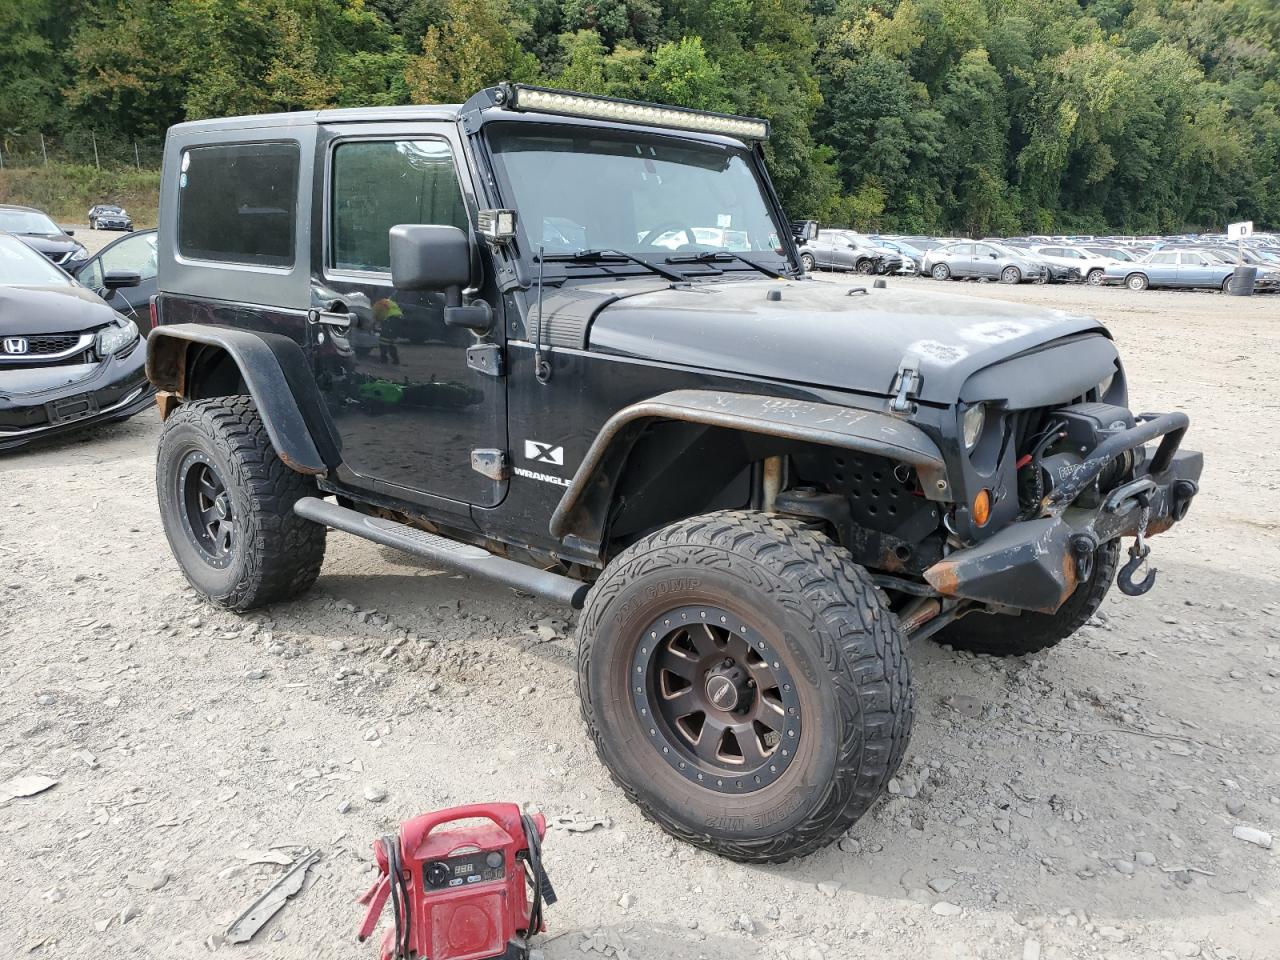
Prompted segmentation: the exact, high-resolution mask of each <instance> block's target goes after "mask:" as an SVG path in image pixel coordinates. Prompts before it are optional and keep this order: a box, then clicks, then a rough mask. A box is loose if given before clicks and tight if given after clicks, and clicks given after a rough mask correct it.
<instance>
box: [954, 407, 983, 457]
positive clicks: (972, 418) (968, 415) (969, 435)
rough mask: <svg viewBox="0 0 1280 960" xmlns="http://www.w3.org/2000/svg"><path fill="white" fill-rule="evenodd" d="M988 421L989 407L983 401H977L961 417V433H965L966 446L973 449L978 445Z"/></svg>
mask: <svg viewBox="0 0 1280 960" xmlns="http://www.w3.org/2000/svg"><path fill="white" fill-rule="evenodd" d="M986 422H987V407H986V404H983V403H975V404H974V405H973V406H972V407H970V408H969V409H968V410H966V411H965V412H964V416H963V417H961V418H960V426H961V433H962V434H963V435H964V448H965V450H966V451H968V450H972V449H973V448H974V447H976V446H977V445H978V438H979V437H980V436H982V428H983V426H984V425H985V424H986Z"/></svg>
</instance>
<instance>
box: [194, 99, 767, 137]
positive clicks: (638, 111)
mask: <svg viewBox="0 0 1280 960" xmlns="http://www.w3.org/2000/svg"><path fill="white" fill-rule="evenodd" d="M530 94H536V95H542V96H543V97H544V100H542V101H538V102H535V103H534V104H532V105H526V104H524V102H523V101H522V100H520V97H521V96H527V95H530ZM547 95H552V96H550V97H548V96H547ZM555 95H558V96H559V97H560V98H561V99H566V100H570V101H572V100H576V101H579V102H580V103H584V104H592V105H595V106H597V107H603V108H605V109H606V111H607V110H609V109H612V110H615V111H617V114H618V115H616V116H612V115H609V116H607V115H602V114H599V113H597V114H594V115H593V114H592V113H590V112H585V113H584V112H575V111H574V109H573V107H572V106H569V107H561V106H559V105H555V104H553V105H552V106H551V108H550V109H540V108H539V105H538V104H539V103H544V102H546V100H547V99H551V100H554V99H555ZM464 118H467V119H468V120H474V121H475V123H474V125H473V126H471V128H470V129H469V132H474V130H475V129H477V128H478V126H479V125H481V124H487V123H492V122H494V121H497V120H502V121H525V122H540V123H548V122H550V123H558V124H573V125H576V126H584V127H599V128H603V129H610V130H616V129H618V128H620V127H621V128H629V129H635V130H639V131H644V132H648V133H658V134H665V135H667V136H672V135H676V136H681V137H688V138H692V139H697V140H701V141H704V142H709V143H720V144H727V145H742V144H743V143H744V142H748V143H749V142H751V141H758V140H765V139H768V134H769V124H768V122H767V121H764V120H758V119H756V118H753V117H740V116H735V115H732V114H720V113H714V112H711V111H705V110H690V109H687V108H684V107H671V106H665V105H663V104H652V103H644V102H642V101H635V100H619V99H617V98H614V97H603V96H593V95H589V94H577V93H572V92H570V91H557V90H548V89H545V88H538V87H526V86H523V85H519V84H516V85H512V84H501V85H499V86H496V87H487V88H485V89H484V90H481V91H479V92H478V93H476V94H475V95H474V96H473V97H471V99H470V100H468V101H467V102H466V103H444V104H407V105H404V106H392V107H341V108H336V109H331V110H302V111H297V112H291V113H261V114H252V115H248V116H241V117H212V118H209V119H207V120H189V121H186V122H185V123H179V124H175V125H173V126H172V127H170V128H169V136H170V137H174V138H185V137H188V136H206V137H207V136H209V135H210V134H219V133H223V132H226V133H236V132H248V131H254V130H270V129H290V128H291V129H296V128H298V127H308V126H314V125H322V124H340V123H397V122H400V123H414V122H422V121H436V122H440V121H445V122H457V121H459V120H462V119H464ZM650 119H651V120H652V121H653V122H647V121H648V120H650ZM702 125H705V128H702ZM717 125H718V126H719V127H720V129H715V127H716V126H717ZM751 128H758V129H755V130H753V129H751Z"/></svg>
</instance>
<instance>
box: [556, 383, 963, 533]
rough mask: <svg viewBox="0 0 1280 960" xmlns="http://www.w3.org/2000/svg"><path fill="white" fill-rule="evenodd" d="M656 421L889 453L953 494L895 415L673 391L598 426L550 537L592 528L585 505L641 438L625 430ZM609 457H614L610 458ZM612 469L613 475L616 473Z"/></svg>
mask: <svg viewBox="0 0 1280 960" xmlns="http://www.w3.org/2000/svg"><path fill="white" fill-rule="evenodd" d="M653 420H677V421H684V422H686V423H696V424H703V425H705V426H709V427H723V428H726V429H730V430H740V431H744V432H747V433H757V434H764V435H766V436H773V437H779V438H782V439H786V440H799V441H804V442H808V443H814V444H818V445H821V446H827V447H837V448H840V449H844V450H855V451H858V452H861V453H869V454H874V455H876V456H882V457H887V458H889V459H891V460H896V461H898V462H900V463H908V464H911V466H913V467H915V469H916V471H917V472H918V473H919V474H920V478H921V482H922V484H923V486H924V489H925V495H926V496H927V497H928V498H929V499H943V498H944V497H945V496H947V495H948V494H949V493H950V485H949V484H948V483H947V478H946V465H945V462H944V461H943V457H942V453H941V451H940V450H939V449H938V446H937V444H935V443H934V442H933V441H932V440H931V439H929V437H928V435H927V434H926V433H925V432H924V431H923V430H921V429H920V428H919V427H917V426H915V425H914V424H910V423H907V422H905V421H903V420H899V419H897V418H896V417H891V416H889V415H887V414H883V413H876V412H874V411H870V410H860V409H857V408H855V407H842V406H837V405H836V404H830V403H818V402H815V401H811V400H793V399H789V398H785V397H776V396H765V395H760V394H750V393H722V392H720V391H716V390H672V391H671V392H669V393H664V394H660V395H658V396H656V397H653V398H651V399H649V400H642V401H641V402H639V403H635V404H632V405H631V406H629V407H624V408H623V409H621V410H619V411H618V412H617V413H615V414H614V415H613V416H612V417H610V418H609V420H608V421H607V422H606V423H605V425H604V426H603V427H602V428H601V429H600V432H599V433H598V434H597V435H596V438H595V440H593V441H592V443H591V447H590V448H589V449H588V450H587V455H586V456H585V457H584V458H583V460H582V463H581V464H580V465H579V466H578V469H577V471H576V472H575V473H574V476H573V480H572V481H570V483H569V487H568V489H567V490H565V492H564V495H563V496H562V497H561V498H560V503H559V504H558V505H557V506H556V509H555V513H553V514H552V515H551V523H550V530H551V535H552V536H553V537H556V538H560V539H563V538H565V537H568V536H574V537H579V538H581V537H583V536H584V534H587V533H588V532H587V531H584V530H580V529H578V528H579V525H580V524H581V522H582V521H583V519H584V517H585V515H586V513H587V512H588V511H587V510H585V509H584V500H585V499H586V498H587V495H588V493H589V492H590V491H591V490H592V488H593V487H596V486H597V484H599V483H600V482H602V480H603V482H604V483H606V484H607V485H608V489H609V491H612V483H611V482H610V480H609V476H608V474H609V473H610V472H611V471H609V470H608V469H607V468H608V467H609V466H618V465H620V461H621V459H625V456H626V454H627V453H628V452H629V451H630V449H631V446H632V444H633V443H634V441H635V439H636V437H637V436H638V431H636V430H631V431H629V430H628V428H629V427H633V426H637V425H639V424H641V423H643V422H645V421H653ZM609 458H617V461H616V462H615V463H613V464H610V463H607V460H608V459H609ZM602 467H605V468H606V469H604V470H602V469H601V468H602ZM612 472H613V473H615V474H616V470H614V471H612ZM614 479H616V476H615V478H614ZM597 492H600V491H599V488H597Z"/></svg>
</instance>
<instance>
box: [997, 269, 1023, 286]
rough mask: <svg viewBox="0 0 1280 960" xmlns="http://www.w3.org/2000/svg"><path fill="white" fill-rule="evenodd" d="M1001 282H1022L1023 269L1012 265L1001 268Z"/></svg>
mask: <svg viewBox="0 0 1280 960" xmlns="http://www.w3.org/2000/svg"><path fill="white" fill-rule="evenodd" d="M1000 282H1001V283H1015V284H1016V283H1021V282H1022V271H1021V270H1019V269H1018V268H1017V267H1012V266H1011V267H1005V268H1004V269H1003V270H1001V271H1000Z"/></svg>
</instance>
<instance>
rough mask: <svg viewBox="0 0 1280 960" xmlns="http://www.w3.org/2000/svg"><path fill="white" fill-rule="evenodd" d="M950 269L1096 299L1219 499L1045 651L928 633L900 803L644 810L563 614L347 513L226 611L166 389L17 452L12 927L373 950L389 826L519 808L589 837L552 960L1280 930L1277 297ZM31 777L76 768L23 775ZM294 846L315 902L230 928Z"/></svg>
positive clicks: (1231, 952)
mask: <svg viewBox="0 0 1280 960" xmlns="http://www.w3.org/2000/svg"><path fill="white" fill-rule="evenodd" d="M79 235H80V234H78V236H79ZM84 235H85V236H86V237H94V236H96V235H94V234H89V233H88V231H85V232H84ZM109 236H114V235H109ZM839 282H848V283H850V285H853V284H854V283H856V282H857V281H855V280H852V279H848V278H846V279H843V280H841V281H839ZM890 282H892V283H918V284H927V283H932V281H927V280H892V281H890ZM952 289H953V290H954V292H956V293H957V294H962V295H976V296H986V297H993V298H1000V299H1014V300H1019V301H1025V302H1029V303H1030V302H1034V303H1044V304H1051V305H1054V306H1058V307H1062V308H1065V309H1072V310H1080V311H1083V312H1088V313H1093V314H1095V315H1097V316H1099V317H1100V318H1102V319H1103V320H1104V321H1106V322H1107V323H1108V325H1109V326H1110V328H1111V330H1112V332H1113V333H1114V335H1115V337H1116V339H1117V340H1118V341H1119V343H1120V345H1121V348H1122V353H1123V354H1124V356H1125V357H1126V359H1127V362H1128V369H1129V375H1130V380H1131V384H1132V394H1133V396H1134V397H1135V404H1136V405H1137V406H1138V407H1139V408H1144V409H1145V408H1150V409H1173V408H1180V409H1186V410H1187V411H1189V412H1190V413H1191V415H1192V418H1193V424H1192V430H1191V433H1190V435H1189V440H1188V442H1189V443H1190V444H1193V445H1195V446H1198V447H1200V448H1202V449H1203V450H1204V451H1205V454H1206V461H1207V467H1206V471H1205V476H1204V493H1203V494H1202V496H1201V497H1200V498H1199V499H1198V500H1197V501H1196V504H1195V507H1194V508H1193V510H1192V512H1191V514H1190V516H1189V518H1188V520H1187V521H1186V523H1185V524H1183V525H1182V526H1180V527H1179V528H1178V529H1177V530H1176V531H1175V532H1173V533H1171V534H1168V535H1165V536H1161V537H1158V538H1156V539H1155V540H1154V541H1153V550H1154V552H1153V559H1154V560H1155V562H1156V565H1157V566H1158V567H1159V568H1160V579H1159V583H1158V585H1157V587H1156V589H1155V590H1153V591H1152V592H1151V593H1150V594H1148V595H1147V596H1146V597H1144V598H1141V599H1136V600H1133V599H1126V598H1123V597H1121V596H1119V595H1118V594H1113V596H1112V598H1111V599H1109V600H1108V601H1107V602H1106V603H1105V605H1104V607H1103V610H1102V612H1101V613H1100V614H1099V615H1098V616H1097V617H1096V618H1095V619H1094V620H1093V621H1092V622H1091V623H1090V624H1089V626H1087V627H1086V628H1085V629H1084V630H1082V631H1081V633H1080V634H1079V635H1078V636H1076V637H1074V638H1072V639H1071V640H1069V641H1067V642H1065V643H1064V644H1063V645H1062V646H1060V647H1059V648H1058V649H1057V650H1055V651H1051V652H1049V653H1047V654H1044V655H1038V656H1034V657H1028V658H1025V659H1013V660H1007V661H999V660H993V659H989V658H985V657H978V658H974V657H970V656H964V655H960V654H957V653H954V652H952V651H949V650H947V649H946V648H944V647H941V646H938V645H936V644H933V643H930V642H928V641H925V642H922V643H919V644H916V645H915V647H914V648H913V649H912V650H911V655H912V658H913V669H914V673H915V679H916V683H917V685H918V697H917V703H918V711H919V712H918V719H917V724H916V729H915V736H914V739H913V742H912V745H911V748H910V750H909V753H908V757H907V761H906V763H905V764H904V766H903V769H902V771H901V774H900V776H899V778H898V780H897V782H896V783H895V784H894V790H895V791H896V793H895V795H892V796H888V797H886V798H885V799H884V800H883V802H881V803H880V804H879V805H878V806H877V807H876V809H875V810H874V811H873V813H872V814H870V815H869V816H868V817H866V818H865V819H864V820H863V821H862V822H861V823H859V824H857V825H856V826H855V827H854V828H853V829H852V830H851V831H850V833H849V835H848V836H847V837H846V838H845V839H843V840H842V841H841V842H840V843H839V844H838V845H837V846H833V847H831V848H829V849H827V850H825V851H823V852H821V853H818V854H815V855H813V856H811V857H808V858H806V859H804V860H802V861H798V862H794V863H791V864H787V865H784V866H777V867H745V866H739V865H736V864H732V863H728V862H725V861H722V860H719V859H716V858H715V857H713V856H711V855H709V854H705V853H702V852H701V851H697V850H694V849H691V848H689V847H687V846H683V845H681V844H678V843H676V842H674V841H672V840H670V839H669V838H667V837H666V835H665V834H663V833H661V832H660V831H659V830H657V829H656V828H655V827H653V826H652V825H651V824H649V823H647V822H646V821H644V820H643V819H642V818H641V817H640V816H639V815H638V813H637V812H636V810H635V809H634V808H633V807H632V806H630V805H629V804H628V803H627V802H626V801H625V800H623V798H622V797H621V795H620V794H619V792H618V791H617V790H616V789H615V788H614V787H613V785H612V784H611V783H610V781H609V779H608V777H607V776H606V774H605V772H604V770H603V769H602V767H601V766H600V764H599V763H598V762H597V761H596V758H595V756H594V754H593V752H592V751H591V749H590V746H589V744H588V741H587V739H586V736H585V734H584V732H583V728H582V725H581V723H580V721H579V718H578V708H577V702H576V698H575V694H574V691H573V641H572V639H571V638H572V629H573V628H572V624H570V623H566V622H565V621H564V620H563V619H559V618H562V617H563V616H564V614H563V612H562V611H559V610H556V609H553V608H551V607H549V606H547V605H545V604H543V603H541V602H538V601H533V600H529V599H525V598H522V597H519V596H517V595H515V594H514V593H513V592H512V591H510V590H507V589H504V588H499V587H493V586H489V585H486V584H484V583H480V582H475V581H468V580H466V579H463V578H460V577H455V576H451V575H448V574H445V573H440V572H438V571H436V570H433V569H430V568H427V567H424V566H422V565H420V564H418V563H416V562H415V561H413V560H412V559H409V558H406V557H404V556H401V555H398V554H395V553H393V552H391V551H387V550H384V549H382V548H379V547H377V546H375V545H373V544H369V543H366V542H363V541H360V540H356V539H353V538H351V537H347V536H345V535H341V534H331V535H330V540H329V552H328V557H327V559H326V561H325V566H324V571H323V573H322V575H321V579H320V582H319V584H318V586H317V588H316V589H315V590H314V591H313V592H312V593H311V594H310V595H309V596H308V597H306V598H305V599H303V600H302V601H300V602H298V603H294V604H289V605H282V606H277V607H274V608H272V609H270V610H268V611H265V612H260V613H256V614H253V615H250V616H235V615H231V614H228V613H225V612H223V611H220V610H217V609H214V608H211V607H209V606H208V605H206V604H204V603H202V602H200V600H198V599H197V597H196V596H195V595H194V593H193V592H192V591H191V590H190V589H189V588H188V587H187V584H186V582H185V580H184V579H183V578H182V576H181V574H180V573H179V572H178V570H177V568H176V566H175V564H174V562H173V560H172V559H171V557H170V555H169V551H168V548H167V546H166V544H165V541H164V537H163V534H162V532H161V528H160V522H159V517H158V514H157V510H156V505H155V497H154V493H153V480H152V474H153V457H154V447H155V441H156V435H157V432H158V428H159V421H158V418H157V417H156V415H155V414H154V413H151V412H148V413H146V414H144V415H140V416H138V417H136V418H135V419H134V420H132V421H130V422H128V423H126V424H120V425H116V426H112V427H109V428H105V429H101V430H97V431H95V432H92V433H88V434H83V435H78V436H74V437H71V438H66V439H63V440H60V441H57V442H53V443H49V444H45V445H42V446H39V447H33V448H29V449H26V450H24V451H19V452H17V453H13V454H9V455H7V456H5V457H3V458H2V459H0V680H2V682H3V690H4V694H3V697H2V698H0V838H2V839H0V953H2V954H3V955H5V956H33V957H54V956H73V955H74V956H93V957H111V958H116V957H180V958H190V957H196V956H200V955H204V954H205V953H208V952H215V953H218V954H219V955H223V956H233V957H234V956H240V957H244V958H257V957H272V958H299V960H301V958H306V960H326V958H345V957H373V956H375V955H376V952H375V948H374V947H373V946H372V945H371V944H366V945H363V946H361V945H358V944H357V943H356V942H355V938H354V933H355V928H356V925H357V923H358V921H359V919H360V916H361V910H362V908H360V907H359V906H357V905H356V904H355V903H354V902H353V901H354V897H355V896H356V895H357V894H359V893H361V892H363V891H364V889H365V888H366V887H367V886H368V884H369V882H370V880H371V878H372V870H371V864H372V859H371V856H370V847H369V845H370V842H371V841H372V839H373V838H375V837H377V836H379V835H381V834H383V833H386V832H388V831H390V830H392V829H393V828H394V826H395V825H396V824H397V823H398V822H399V821H400V820H402V819H404V818H406V817H409V816H411V815H413V814H416V813H419V812H423V811H426V810H430V809H433V808H437V807H441V806H445V805H451V804H456V803H462V802H469V801H476V800H492V799H510V800H515V801H519V802H523V803H528V804H534V805H537V807H538V808H540V809H541V810H543V811H544V812H546V813H547V814H548V816H551V817H564V818H568V819H567V826H568V827H570V828H577V829H569V828H564V827H562V828H559V829H555V830H553V831H552V832H551V834H550V836H549V837H548V839H547V841H546V845H545V850H546V858H547V861H548V865H549V869H550V870H551V871H552V875H553V878H554V880H555V883H556V887H557V890H558V892H559V894H560V902H559V903H558V904H557V905H556V906H555V907H553V908H552V909H551V910H550V912H549V915H548V921H549V933H548V934H547V936H546V937H543V938H540V939H541V946H542V948H543V949H544V950H545V954H546V957H548V958H550V960H564V958H568V957H581V956H585V957H586V958H587V960H591V958H592V957H599V956H610V957H616V958H624V960H625V958H632V960H640V958H650V957H653V958H658V957H672V958H677V960H680V958H688V960H692V958H695V957H709V958H721V957H725V958H728V957H733V958H735V960H736V958H747V960H751V958H757V957H758V958H787V960H836V958H847V957H864V956H865V957H871V956H874V957H877V958H891V960H892V958H917V957H930V958H933V957H943V958H951V957H968V956H975V957H989V958H1014V960H1017V958H1019V957H1021V958H1024V960H1027V958H1031V960H1034V958H1036V957H1043V958H1046V960H1047V958H1064V960H1065V958H1073V960H1074V958H1080V957H1114V958H1155V957H1195V956H1201V957H1208V958H1227V957H1239V958H1253V960H1263V958H1275V957H1277V956H1278V955H1280V947H1277V944H1278V943H1280V922H1278V921H1280V864H1278V860H1277V858H1278V857H1280V840H1278V841H1277V845H1276V846H1275V847H1273V848H1270V849H1268V848H1266V847H1264V846H1259V845H1255V844H1254V843H1250V842H1248V841H1246V840H1242V839H1239V838H1237V837H1236V836H1233V830H1235V829H1236V828H1241V827H1247V828H1254V829H1256V830H1262V831H1267V832H1269V833H1272V834H1280V773H1278V772H1277V771H1278V765H1277V750H1278V748H1280V722H1278V720H1277V711H1276V707H1277V704H1278V703H1280V695H1277V687H1280V605H1278V604H1277V602H1276V586H1277V580H1278V577H1277V574H1276V572H1275V571H1276V569H1277V567H1278V566H1280V548H1278V545H1277V537H1276V521H1275V519H1274V518H1275V517H1276V516H1277V515H1278V514H1280V510H1277V507H1280V503H1277V500H1278V499H1280V494H1278V490H1280V481H1277V479H1276V478H1277V476H1278V475H1280V472H1278V471H1277V468H1278V467H1280V455H1278V454H1277V453H1276V452H1275V450H1274V449H1273V448H1272V447H1271V445H1270V443H1268V442H1267V441H1268V440H1274V438H1275V436H1276V429H1275V425H1276V423H1277V422H1278V411H1277V407H1278V406H1280V400H1277V397H1276V395H1275V393H1274V391H1273V390H1272V389H1271V385H1272V383H1273V382H1274V380H1275V378H1276V375H1277V373H1278V372H1280V369H1278V368H1280V360H1277V357H1280V344H1278V343H1277V329H1280V299H1268V298H1261V297H1255V298H1253V299H1250V300H1238V299H1234V298H1227V297H1223V296H1220V295H1216V294H1198V293H1182V294H1175V293H1155V292H1148V293H1142V294H1134V293H1131V292H1129V291H1124V290H1113V289H1091V288H1082V287H1072V288H1064V287H1020V288H1007V287H1001V286H996V285H991V284H981V285H980V284H952ZM1240 451H1247V452H1245V453H1241V452H1240ZM27 776H46V777H48V778H51V779H53V780H56V781H57V783H56V785H55V786H53V787H52V788H51V789H48V790H46V791H45V792H42V793H39V794H36V795H34V796H30V797H20V798H15V799H11V800H8V801H7V802H6V801H5V800H4V799H3V797H4V796H5V794H4V787H3V784H5V783H6V782H8V781H10V780H11V779H12V778H15V777H27ZM597 819H598V820H600V821H603V822H602V823H601V824H600V825H597V826H594V827H593V828H591V829H585V828H587V827H588V826H589V825H590V824H591V823H592V821H594V820H597ZM304 848H312V849H316V850H319V851H320V852H321V854H322V858H321V860H320V861H319V863H318V864H317V865H316V866H314V867H313V868H312V869H311V870H310V873H309V875H308V879H307V882H306V885H305V886H304V887H303V889H302V891H301V892H300V893H299V894H298V895H297V896H296V897H295V898H294V899H293V900H292V901H290V902H289V904H288V905H287V906H286V907H285V908H284V909H283V910H282V911H281V912H280V913H279V914H278V915H277V916H276V918H275V919H274V920H272V921H271V922H270V923H269V924H268V925H267V926H266V927H265V928H264V929H263V930H262V931H261V932H260V933H259V934H258V935H257V937H256V938H255V939H254V940H253V941H252V942H251V943H249V944H245V945H241V946H230V945H224V944H223V943H222V941H221V934H222V931H223V930H225V928H226V926H227V924H228V922H229V921H231V920H232V919H233V918H234V917H235V916H236V915H237V914H239V913H240V911H241V910H242V909H243V908H244V907H245V906H247V905H248V903H249V902H250V901H252V900H253V899H254V898H255V897H256V896H257V895H258V894H259V893H260V892H262V891H263V890H264V889H265V888H266V887H267V886H268V885H270V884H271V883H272V882H273V881H274V880H275V879H277V878H278V877H279V876H280V875H281V874H282V873H283V871H284V870H285V869H286V867H285V866H283V865H280V864H278V863H273V862H270V861H271V860H288V859H290V858H293V857H296V856H298V855H299V854H300V852H301V851H302V850H303V849H304ZM281 854H283V856H281ZM264 860H265V861H268V862H255V861H264Z"/></svg>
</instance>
